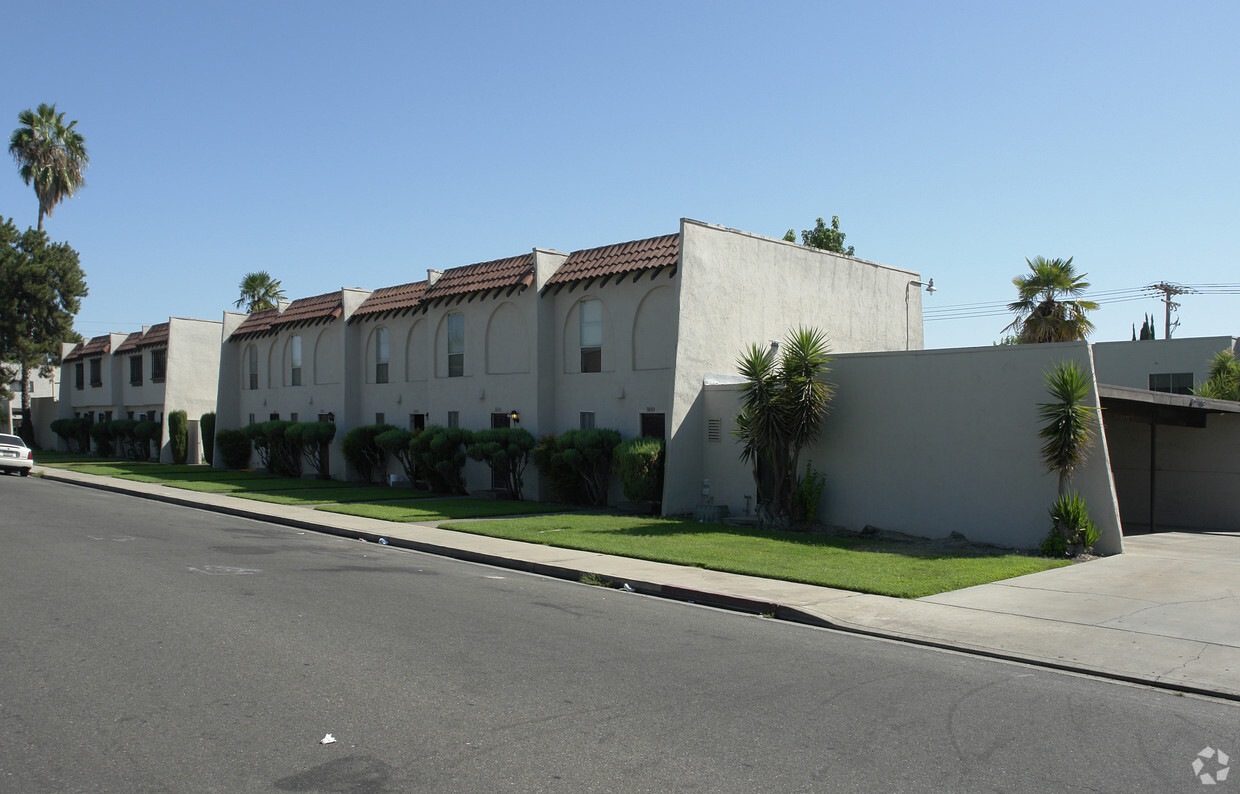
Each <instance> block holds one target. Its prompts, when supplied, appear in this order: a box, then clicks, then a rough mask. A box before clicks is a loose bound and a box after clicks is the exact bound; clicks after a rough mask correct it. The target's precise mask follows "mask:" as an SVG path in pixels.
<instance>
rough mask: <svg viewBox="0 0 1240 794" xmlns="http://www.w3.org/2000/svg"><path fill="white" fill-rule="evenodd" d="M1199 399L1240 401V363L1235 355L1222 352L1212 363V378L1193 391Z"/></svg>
mask: <svg viewBox="0 0 1240 794" xmlns="http://www.w3.org/2000/svg"><path fill="white" fill-rule="evenodd" d="M1193 394H1195V395H1197V396H1198V397H1207V398H1210V399H1213V400H1236V401H1240V361H1237V360H1236V355H1235V353H1233V352H1231V351H1230V350H1222V351H1219V352H1218V353H1216V354H1215V356H1214V359H1213V360H1212V361H1211V362H1210V377H1209V379H1208V380H1207V381H1206V382H1205V383H1203V384H1201V385H1200V386H1199V387H1197V388H1196V389H1194V390H1193Z"/></svg>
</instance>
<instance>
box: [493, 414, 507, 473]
mask: <svg viewBox="0 0 1240 794" xmlns="http://www.w3.org/2000/svg"><path fill="white" fill-rule="evenodd" d="M511 426H512V423H511V421H510V420H509V419H508V414H506V413H498V414H491V429H493V430H498V429H500V428H504V427H511ZM491 487H492V488H494V489H496V490H505V489H507V488H508V468H507V467H506V466H503V467H501V466H495V467H494V468H492V469H491Z"/></svg>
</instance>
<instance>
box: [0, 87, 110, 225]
mask: <svg viewBox="0 0 1240 794" xmlns="http://www.w3.org/2000/svg"><path fill="white" fill-rule="evenodd" d="M17 121H18V123H20V124H21V125H22V126H20V127H18V128H17V129H15V130H13V135H12V136H11V137H10V138H9V154H11V155H12V156H13V159H14V160H15V161H17V165H18V166H19V167H20V173H21V177H22V180H23V181H25V183H26V184H27V185H34V193H35V196H36V197H38V199H39V231H43V218H44V217H48V218H50V217H52V210H54V209H56V206H57V205H58V204H60V202H62V201H64V200H65V199H67V198H71V197H72V196H74V195H75V194H76V193H77V192H78V191H79V190H81V189H82V188H83V187H85V186H86V179H85V178H84V176H83V174H84V173H85V171H86V166H88V165H90V156H89V155H88V154H87V153H86V139H85V138H83V137H82V134H81V133H80V132H78V131H77V130H76V129H74V128H75V127H76V126H77V121H71V122H69V123H68V124H65V114H64V113H57V112H56V106H55V105H47V104H42V105H39V107H38V108H36V109H35V110H23V111H22V112H21V113H18V114H17Z"/></svg>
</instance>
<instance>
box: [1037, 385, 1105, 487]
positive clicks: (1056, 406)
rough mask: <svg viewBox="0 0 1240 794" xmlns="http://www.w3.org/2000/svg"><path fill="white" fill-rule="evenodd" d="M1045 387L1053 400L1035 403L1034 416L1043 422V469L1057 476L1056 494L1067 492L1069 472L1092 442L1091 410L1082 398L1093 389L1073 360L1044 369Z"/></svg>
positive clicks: (1082, 457) (1083, 459) (1077, 464)
mask: <svg viewBox="0 0 1240 794" xmlns="http://www.w3.org/2000/svg"><path fill="white" fill-rule="evenodd" d="M1046 390H1047V392H1049V393H1050V395H1051V397H1052V398H1053V399H1054V402H1049V403H1039V404H1038V418H1039V419H1041V420H1042V421H1043V422H1046V425H1045V426H1044V427H1043V428H1042V430H1041V431H1040V432H1039V433H1038V436H1039V437H1040V438H1042V439H1043V441H1044V443H1043V444H1042V459H1043V460H1044V461H1045V462H1046V471H1047V472H1048V473H1053V474H1057V475H1058V476H1059V494H1060V495H1063V494H1064V493H1066V492H1067V489H1068V481H1069V480H1070V479H1071V478H1072V473H1073V472H1074V471H1076V469H1077V468H1078V467H1079V466H1081V464H1083V463H1084V462H1085V459H1086V458H1087V457H1088V455H1089V449H1090V447H1091V446H1092V445H1093V442H1094V423H1095V422H1096V421H1097V419H1096V416H1095V412H1096V411H1097V410H1098V409H1096V408H1093V407H1091V406H1088V405H1085V403H1084V401H1085V398H1087V397H1088V396H1089V394H1090V392H1091V391H1092V390H1093V382H1092V379H1091V378H1090V376H1089V375H1088V374H1087V373H1086V372H1085V370H1083V369H1081V366H1080V365H1079V364H1077V363H1076V362H1075V361H1062V362H1060V363H1058V364H1056V365H1055V366H1054V367H1052V368H1051V370H1050V371H1048V372H1047V373H1046Z"/></svg>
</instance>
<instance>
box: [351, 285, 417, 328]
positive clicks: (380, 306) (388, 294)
mask: <svg viewBox="0 0 1240 794" xmlns="http://www.w3.org/2000/svg"><path fill="white" fill-rule="evenodd" d="M425 293H426V282H425V281H415V282H413V283H412V284H400V285H397V286H395V287H380V288H379V289H377V290H375V291H374V292H372V293H370V297H368V298H366V300H364V301H362V305H361V306H358V307H357V311H355V312H353V316H352V317H350V318H349V321H350V322H352V321H353V320H373V319H380V318H382V317H391V316H392V315H396V314H404V313H406V312H409V311H411V310H413V309H416V308H417V306H418V304H419V303H421V301H422V296H423V295H424V294H425Z"/></svg>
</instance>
